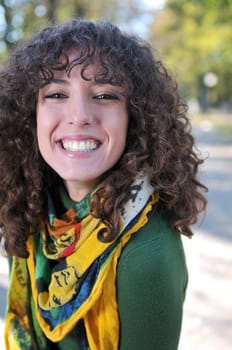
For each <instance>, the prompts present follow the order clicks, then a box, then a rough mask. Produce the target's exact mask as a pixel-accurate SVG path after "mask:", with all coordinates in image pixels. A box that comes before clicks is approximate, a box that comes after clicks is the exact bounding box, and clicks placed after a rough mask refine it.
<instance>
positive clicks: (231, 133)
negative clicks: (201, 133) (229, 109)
mask: <svg viewBox="0 0 232 350" xmlns="http://www.w3.org/2000/svg"><path fill="white" fill-rule="evenodd" d="M190 118H191V121H192V123H196V124H203V125H205V126H207V124H208V125H209V126H213V127H214V128H216V129H217V130H218V131H219V132H220V133H221V134H223V135H224V136H225V137H226V138H229V139H231V141H232V113H224V112H220V111H216V112H215V111H214V112H209V113H198V114H194V115H193V114H192V115H191V114H190Z"/></svg>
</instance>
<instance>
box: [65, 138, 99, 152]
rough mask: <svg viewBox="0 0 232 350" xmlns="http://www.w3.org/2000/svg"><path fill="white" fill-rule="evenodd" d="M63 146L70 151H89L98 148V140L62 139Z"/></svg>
mask: <svg viewBox="0 0 232 350" xmlns="http://www.w3.org/2000/svg"><path fill="white" fill-rule="evenodd" d="M62 145H63V148H64V149H66V150H68V151H74V152H75V151H76V152H77V151H79V152H89V151H93V150H95V149H96V148H97V144H96V142H94V141H92V140H87V141H86V140H82V141H76V140H64V141H62Z"/></svg>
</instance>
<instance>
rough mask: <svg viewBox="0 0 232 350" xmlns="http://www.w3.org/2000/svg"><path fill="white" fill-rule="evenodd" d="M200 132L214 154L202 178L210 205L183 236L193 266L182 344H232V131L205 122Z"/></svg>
mask: <svg viewBox="0 0 232 350" xmlns="http://www.w3.org/2000/svg"><path fill="white" fill-rule="evenodd" d="M195 135H196V139H197V142H198V146H199V148H200V150H201V151H202V152H203V155H206V154H208V155H209V158H208V160H207V161H206V162H205V165H204V166H203V168H202V174H201V178H202V180H203V182H204V183H205V184H206V185H207V186H208V188H209V193H208V194H207V197H208V210H207V214H206V216H205V218H204V221H203V223H202V225H201V227H196V228H195V232H196V234H195V236H194V237H193V238H192V239H191V240H189V239H187V238H186V239H185V238H184V239H183V242H184V246H185V251H186V259H187V263H188V268H189V287H188V293H187V296H186V302H185V309H184V321H183V329H182V336H181V341H180V346H179V350H218V349H220V350H231V349H232V297H231V296H232V227H231V226H232V225H231V223H232V205H231V200H232V142H231V141H232V135H231V139H230V140H229V139H226V138H223V137H222V136H221V135H219V134H218V133H217V132H216V131H215V130H214V128H213V127H212V125H211V124H210V123H209V122H207V123H202V125H198V126H197V127H196V128H195Z"/></svg>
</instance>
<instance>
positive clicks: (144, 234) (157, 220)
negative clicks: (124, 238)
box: [118, 210, 186, 278]
mask: <svg viewBox="0 0 232 350" xmlns="http://www.w3.org/2000/svg"><path fill="white" fill-rule="evenodd" d="M140 267H141V268H142V272H143V276H144V272H146V271H147V272H153V273H155V271H156V272H157V270H158V271H159V274H160V273H162V271H163V272H164V271H165V269H168V271H167V272H169V273H171V272H173V273H174V272H179V273H183V277H185V278H186V264H185V256H184V251H183V246H182V241H181V237H180V235H179V234H178V233H177V232H176V231H175V230H174V229H172V228H171V226H170V224H169V222H168V220H167V219H165V218H164V217H163V216H162V215H160V214H159V213H158V211H157V210H153V211H152V212H151V213H150V215H149V219H148V222H147V223H146V225H144V226H143V227H142V228H141V229H140V230H139V231H138V232H136V233H135V234H134V235H133V236H132V238H131V239H130V241H129V242H128V244H127V245H126V246H125V248H124V250H123V251H122V254H121V256H120V259H119V262H118V278H120V277H121V275H122V276H123V273H124V272H126V274H127V275H128V272H130V273H132V274H133V271H135V272H136V275H137V277H138V272H139V271H138V270H139V269H140ZM128 270H129V271H128ZM150 270H151V271H150ZM184 275H185V276H184Z"/></svg>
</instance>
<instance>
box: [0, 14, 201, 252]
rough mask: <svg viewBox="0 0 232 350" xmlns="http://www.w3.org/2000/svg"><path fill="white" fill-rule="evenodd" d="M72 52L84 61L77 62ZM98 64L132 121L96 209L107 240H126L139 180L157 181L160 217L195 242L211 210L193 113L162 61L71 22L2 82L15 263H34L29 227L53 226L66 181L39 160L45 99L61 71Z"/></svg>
mask: <svg viewBox="0 0 232 350" xmlns="http://www.w3.org/2000/svg"><path fill="white" fill-rule="evenodd" d="M73 49H74V50H77V52H78V57H77V58H76V59H75V60H74V61H72V62H69V61H68V54H69V52H70V51H71V50H73ZM61 58H62V60H61ZM96 61H97V62H98V63H100V67H101V70H100V72H99V73H98V74H96V76H95V79H96V80H101V81H102V80H104V81H107V82H109V83H111V84H115V85H118V86H121V87H123V88H124V89H125V94H126V98H127V105H128V114H129V126H128V136H127V145H126V149H125V152H124V154H123V155H122V157H121V158H120V160H119V161H118V162H117V164H115V166H114V167H113V168H112V169H110V170H109V171H108V172H107V173H106V174H104V175H103V177H102V179H101V185H100V187H99V189H98V191H97V192H96V193H95V194H94V196H93V198H92V200H91V211H92V213H93V215H95V216H97V217H100V218H101V219H102V220H103V221H104V222H105V223H106V224H107V227H108V232H109V234H108V236H107V237H106V238H104V237H99V239H101V240H103V239H105V240H108V241H109V240H113V239H114V238H115V237H116V236H117V235H118V225H119V208H120V207H121V206H122V204H123V203H124V202H126V200H127V198H128V196H129V195H130V185H131V183H132V181H133V180H134V179H135V177H136V176H137V175H138V174H139V173H141V172H149V174H150V177H151V183H152V185H153V186H154V188H155V191H156V192H158V193H159V207H160V208H161V210H162V211H163V212H164V213H165V215H166V216H167V217H168V218H169V220H170V222H171V224H172V226H173V227H175V228H176V229H177V231H178V232H180V233H183V234H185V235H187V236H191V235H192V230H191V225H192V224H194V223H195V222H196V220H197V217H198V214H199V213H200V212H201V211H203V210H204V209H205V207H206V199H205V197H204V195H203V191H205V190H207V189H206V187H205V186H204V185H203V184H201V183H200V182H199V181H198V180H197V178H196V175H197V172H198V167H199V165H200V164H201V163H202V162H203V160H201V159H200V158H199V155H198V153H197V151H196V149H195V148H194V139H193V136H192V135H191V127H190V124H189V120H188V118H187V116H186V114H187V106H186V104H185V103H184V102H183V101H182V100H181V98H180V96H179V92H178V88H177V85H176V83H175V81H174V80H173V79H172V77H171V76H170V75H169V73H168V72H167V70H166V69H165V67H164V66H163V64H162V62H161V61H160V59H156V58H154V56H153V50H152V48H151V47H150V46H149V44H148V43H146V42H144V41H143V40H141V39H139V38H136V37H134V36H129V35H127V34H124V33H122V32H121V31H120V30H119V29H118V28H117V27H116V26H114V25H112V24H110V23H108V22H106V21H99V22H91V21H86V20H71V21H69V22H67V23H64V24H61V25H54V26H49V27H47V28H45V29H43V30H41V31H40V32H39V33H37V34H35V35H34V36H33V37H32V38H31V39H30V40H29V41H28V42H26V43H25V44H24V45H22V46H21V47H18V48H16V49H15V50H14V51H13V52H12V53H11V55H10V57H9V59H8V60H7V62H6V63H5V65H4V66H3V69H2V71H1V73H0V135H1V136H0V169H1V177H0V237H1V240H3V242H4V247H5V250H6V252H7V253H8V254H9V255H16V256H20V257H27V256H28V252H27V250H26V241H27V238H28V235H29V234H30V232H31V231H32V230H31V227H38V226H39V225H40V223H41V222H42V221H43V220H45V219H46V196H47V191H51V192H52V191H54V190H55V188H56V186H57V184H58V182H60V181H61V179H60V178H59V176H58V175H57V174H56V173H55V172H54V171H53V170H52V169H51V168H50V167H49V166H48V165H47V164H46V163H45V161H44V160H43V159H42V157H41V155H40V153H39V150H38V144H37V137H36V103H37V96H38V91H39V89H40V88H41V87H42V86H43V84H44V83H46V82H49V81H51V79H52V78H53V73H54V72H55V71H56V70H65V71H67V72H68V71H70V70H71V69H72V67H73V66H75V65H77V64H81V65H82V76H83V78H85V77H84V72H85V68H86V67H87V66H88V65H90V64H91V63H93V62H96ZM101 198H104V201H102V200H100V199H101ZM112 217H114V220H112Z"/></svg>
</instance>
